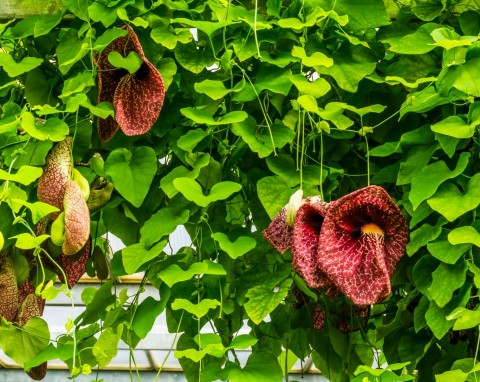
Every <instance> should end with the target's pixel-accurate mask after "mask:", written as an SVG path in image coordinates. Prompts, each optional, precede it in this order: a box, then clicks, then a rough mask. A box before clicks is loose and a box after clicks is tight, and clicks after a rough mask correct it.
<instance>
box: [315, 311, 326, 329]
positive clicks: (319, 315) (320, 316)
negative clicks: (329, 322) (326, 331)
mask: <svg viewBox="0 0 480 382" xmlns="http://www.w3.org/2000/svg"><path fill="white" fill-rule="evenodd" d="M312 324H313V329H315V330H322V329H323V327H324V326H325V311H324V310H323V308H321V307H320V306H318V305H315V308H314V311H313V320H312Z"/></svg>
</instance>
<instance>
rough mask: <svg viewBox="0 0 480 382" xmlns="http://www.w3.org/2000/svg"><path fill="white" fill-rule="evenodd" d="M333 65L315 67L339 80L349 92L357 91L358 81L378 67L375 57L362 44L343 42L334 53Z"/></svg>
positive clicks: (319, 71)
mask: <svg viewBox="0 0 480 382" xmlns="http://www.w3.org/2000/svg"><path fill="white" fill-rule="evenodd" d="M332 58H333V62H334V65H333V66H331V67H328V68H327V67H324V66H318V67H315V70H317V72H318V73H320V74H328V75H330V76H332V77H333V78H334V79H335V81H337V83H338V86H340V87H341V88H342V89H344V90H346V91H348V92H356V91H357V89H358V83H359V82H360V81H361V80H362V79H363V78H364V77H365V76H367V75H369V74H371V73H372V72H373V71H374V70H375V67H376V62H375V60H374V58H373V57H372V56H371V55H370V53H369V51H368V50H367V49H365V48H364V47H363V46H361V45H356V46H355V45H353V46H352V45H350V44H343V45H342V46H341V47H340V49H338V50H337V51H336V52H335V53H334V55H333V57H332Z"/></svg>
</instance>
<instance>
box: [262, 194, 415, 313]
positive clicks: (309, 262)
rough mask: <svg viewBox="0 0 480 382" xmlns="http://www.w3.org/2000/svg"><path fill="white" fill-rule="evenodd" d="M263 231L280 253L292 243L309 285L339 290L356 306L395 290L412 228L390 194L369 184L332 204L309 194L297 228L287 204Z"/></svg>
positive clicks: (297, 267) (299, 270) (298, 268)
mask: <svg viewBox="0 0 480 382" xmlns="http://www.w3.org/2000/svg"><path fill="white" fill-rule="evenodd" d="M296 204H297V205H298V204H299V203H296ZM263 235H264V236H265V238H266V239H267V241H268V242H269V243H270V244H271V245H272V246H273V247H274V248H275V249H276V250H277V251H279V252H280V253H284V252H285V251H287V250H288V249H290V248H292V265H293V268H294V269H295V271H296V272H297V273H298V275H299V276H301V277H302V278H303V279H304V280H305V282H306V283H307V285H308V286H309V287H310V288H312V289H319V288H326V293H327V295H331V296H334V295H335V294H336V292H338V290H340V291H341V292H342V293H343V294H344V295H345V296H347V297H348V298H349V299H350V300H351V301H352V302H353V303H354V304H355V305H371V304H375V303H378V302H380V301H382V300H383V299H384V298H385V297H386V296H387V295H388V294H389V293H390V290H391V286H390V277H391V276H392V274H393V272H394V270H395V267H396V265H397V263H398V261H399V260H400V258H401V257H402V255H403V253H404V251H405V246H406V243H407V239H408V228H407V224H406V222H405V218H404V217H403V215H402V212H401V211H400V209H399V208H398V206H397V205H396V204H395V203H394V201H393V200H392V199H391V198H390V196H389V195H388V193H387V192H386V191H385V190H384V189H383V188H381V187H379V186H369V187H365V188H363V189H361V190H357V191H354V192H352V193H350V194H348V195H345V196H344V197H342V198H340V199H338V200H336V201H333V202H331V203H325V202H323V201H322V200H321V199H320V198H319V197H310V198H307V199H304V200H303V201H302V203H301V205H300V207H299V209H298V211H297V213H296V216H295V222H294V225H293V229H292V228H291V227H290V226H289V224H288V222H287V208H286V207H285V208H283V209H282V210H281V211H280V212H279V213H278V214H277V216H275V218H274V219H273V221H272V223H271V224H270V225H269V227H268V228H267V229H266V230H264V231H263Z"/></svg>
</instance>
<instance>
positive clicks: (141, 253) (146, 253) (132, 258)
mask: <svg viewBox="0 0 480 382" xmlns="http://www.w3.org/2000/svg"><path fill="white" fill-rule="evenodd" d="M166 244H167V240H162V241H160V242H158V243H157V244H155V245H154V246H153V247H151V248H150V249H148V248H146V247H145V245H144V244H143V243H137V244H133V245H130V246H128V247H125V248H123V250H122V262H123V267H124V268H125V270H126V271H127V273H128V274H132V273H135V272H136V271H137V270H138V268H140V267H141V266H142V265H143V264H145V263H147V262H149V261H150V260H152V259H154V258H155V257H156V256H158V255H159V254H160V253H161V252H162V250H163V248H165V245H166Z"/></svg>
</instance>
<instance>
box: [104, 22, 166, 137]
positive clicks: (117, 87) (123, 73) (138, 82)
mask: <svg viewBox="0 0 480 382" xmlns="http://www.w3.org/2000/svg"><path fill="white" fill-rule="evenodd" d="M123 29H126V30H127V32H128V34H127V35H126V36H124V37H119V38H117V39H115V40H114V41H112V42H111V43H110V44H109V45H107V47H106V48H105V49H104V50H103V51H102V52H101V53H100V54H99V55H98V56H96V57H95V63H96V64H97V65H98V68H99V72H98V102H103V101H108V102H112V103H113V106H114V109H115V119H114V118H113V117H108V118H107V119H102V118H99V120H98V134H99V136H100V139H101V140H102V141H108V140H109V139H110V138H112V137H113V136H114V135H115V133H116V132H117V130H118V127H120V128H121V129H122V131H123V132H124V133H125V134H126V135H141V134H145V133H146V132H147V131H149V130H150V129H151V127H152V126H153V124H154V123H155V121H156V120H157V118H158V116H159V115H160V111H161V110H162V106H163V99H164V96H165V86H164V82H163V78H162V76H161V74H160V73H159V71H158V70H157V68H156V67H155V66H154V65H153V64H152V63H150V62H149V61H148V60H147V58H146V57H145V54H144V53H143V49H142V46H141V45H140V41H138V37H137V35H136V34H135V32H134V31H133V29H132V28H130V27H129V26H124V27H123ZM111 52H118V53H120V54H121V55H122V56H123V57H127V56H128V54H129V53H130V52H135V53H138V55H139V56H140V58H141V59H142V61H143V63H142V65H141V66H140V69H138V71H137V72H135V73H134V74H130V73H129V72H128V71H127V70H125V69H118V68H115V67H114V66H113V65H112V64H111V63H110V62H109V61H108V55H109V53H111Z"/></svg>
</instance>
